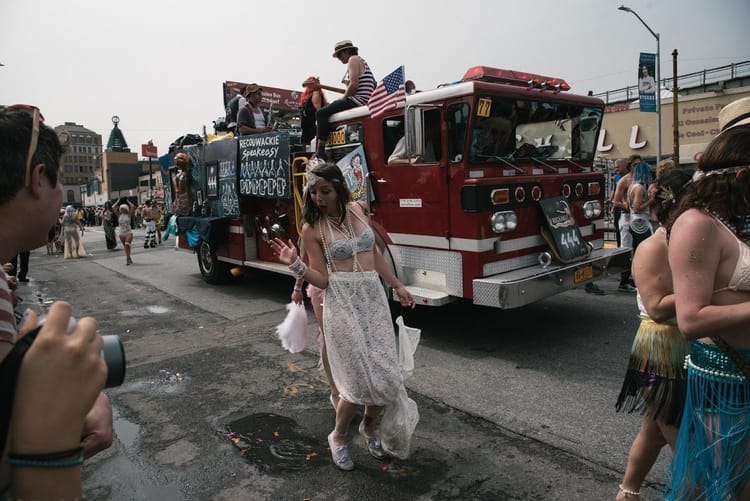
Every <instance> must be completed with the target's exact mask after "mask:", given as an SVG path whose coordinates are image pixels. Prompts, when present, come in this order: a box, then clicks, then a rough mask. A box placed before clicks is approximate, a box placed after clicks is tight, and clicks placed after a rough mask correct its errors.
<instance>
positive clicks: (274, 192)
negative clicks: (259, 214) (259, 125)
mask: <svg viewBox="0 0 750 501" xmlns="http://www.w3.org/2000/svg"><path fill="white" fill-rule="evenodd" d="M239 144H240V146H239V149H240V154H239V157H240V194H241V195H250V196H253V197H265V198H291V196H292V194H291V183H290V176H289V133H287V132H285V131H282V132H271V133H268V134H254V135H252V136H240V138H239Z"/></svg>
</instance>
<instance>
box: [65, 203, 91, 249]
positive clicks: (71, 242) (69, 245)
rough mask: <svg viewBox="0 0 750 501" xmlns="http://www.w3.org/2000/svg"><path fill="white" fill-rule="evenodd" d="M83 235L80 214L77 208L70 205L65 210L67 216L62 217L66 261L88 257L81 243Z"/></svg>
mask: <svg viewBox="0 0 750 501" xmlns="http://www.w3.org/2000/svg"><path fill="white" fill-rule="evenodd" d="M79 231H80V232H81V235H83V226H81V222H80V221H79V220H78V214H77V213H76V209H75V207H73V206H72V205H68V206H67V207H66V208H65V215H64V216H63V217H62V234H63V238H64V239H65V254H64V257H65V259H71V258H79V257H83V256H85V255H86V251H85V250H84V248H83V244H82V243H81V235H79V234H78V232H79Z"/></svg>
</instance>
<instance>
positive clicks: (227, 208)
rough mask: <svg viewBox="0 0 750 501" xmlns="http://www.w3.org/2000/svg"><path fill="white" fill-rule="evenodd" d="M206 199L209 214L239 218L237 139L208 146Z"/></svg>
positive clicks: (215, 142) (216, 142)
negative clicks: (208, 205)
mask: <svg viewBox="0 0 750 501" xmlns="http://www.w3.org/2000/svg"><path fill="white" fill-rule="evenodd" d="M206 197H207V199H208V201H209V204H210V208H211V210H210V211H207V212H208V213H210V214H215V215H218V216H239V214H240V204H239V196H238V194H237V141H236V140H235V139H225V140H222V141H214V142H212V143H209V144H207V145H206ZM217 198H218V200H216V199H217ZM214 200H216V201H214ZM214 205H216V207H214Z"/></svg>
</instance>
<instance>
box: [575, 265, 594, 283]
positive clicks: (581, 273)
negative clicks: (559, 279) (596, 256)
mask: <svg viewBox="0 0 750 501" xmlns="http://www.w3.org/2000/svg"><path fill="white" fill-rule="evenodd" d="M592 278H594V269H593V268H592V267H591V266H584V267H583V268H578V269H577V270H576V271H575V274H574V275H573V282H574V283H576V284H579V283H581V282H585V281H586V280H591V279H592Z"/></svg>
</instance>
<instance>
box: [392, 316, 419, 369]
mask: <svg viewBox="0 0 750 501" xmlns="http://www.w3.org/2000/svg"><path fill="white" fill-rule="evenodd" d="M396 325H398V363H399V365H400V366H401V374H402V375H403V376H404V377H410V376H411V375H412V374H413V373H414V352H415V351H417V345H418V344H419V337H420V335H421V334H422V329H417V328H414V327H409V326H407V325H406V324H404V317H402V316H401V315H399V316H398V318H396Z"/></svg>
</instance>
